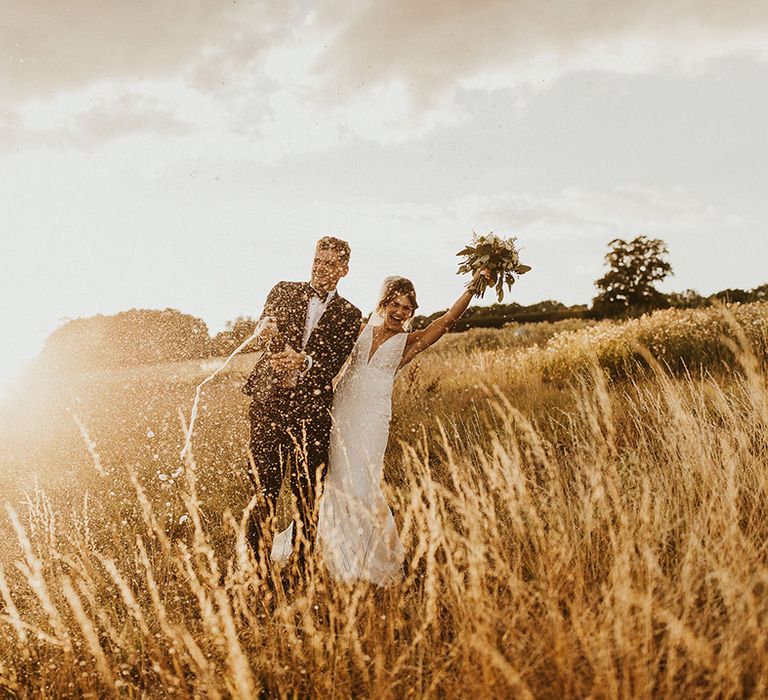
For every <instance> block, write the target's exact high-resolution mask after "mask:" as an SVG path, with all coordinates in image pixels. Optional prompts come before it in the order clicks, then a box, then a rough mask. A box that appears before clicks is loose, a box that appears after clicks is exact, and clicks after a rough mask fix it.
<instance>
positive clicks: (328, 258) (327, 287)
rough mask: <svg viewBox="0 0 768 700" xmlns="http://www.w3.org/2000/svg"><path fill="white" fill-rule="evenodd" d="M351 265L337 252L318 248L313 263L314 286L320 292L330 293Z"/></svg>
mask: <svg viewBox="0 0 768 700" xmlns="http://www.w3.org/2000/svg"><path fill="white" fill-rule="evenodd" d="M347 272H349V264H348V263H347V262H345V261H344V260H343V259H342V257H341V256H340V255H339V253H337V252H336V251H335V250H328V249H322V248H318V249H317V250H316V251H315V259H314V261H313V262H312V281H311V283H312V286H313V287H314V288H315V289H316V290H317V291H318V292H330V291H331V290H332V289H336V285H337V284H338V283H339V280H340V279H341V278H342V277H344V275H346V274H347Z"/></svg>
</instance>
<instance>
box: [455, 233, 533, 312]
mask: <svg viewBox="0 0 768 700" xmlns="http://www.w3.org/2000/svg"><path fill="white" fill-rule="evenodd" d="M516 243H517V238H516V237H515V236H511V237H510V238H501V237H499V236H497V235H496V234H494V233H493V232H491V233H489V234H488V235H487V236H478V235H477V234H476V233H474V232H473V235H472V245H469V246H467V247H466V248H464V249H463V250H460V251H459V252H458V253H456V255H458V256H463V257H464V258H465V260H464V261H463V262H462V263H461V264H460V265H459V269H458V272H457V274H459V275H463V274H467V273H470V274H472V275H474V274H476V273H477V272H478V271H479V270H487V271H488V273H489V275H488V278H489V279H486V278H485V277H478V278H477V279H476V280H473V281H472V282H470V283H469V284H468V285H467V289H469V290H470V291H471V292H473V293H474V294H475V296H478V297H482V296H483V295H484V294H485V290H486V288H487V287H488V286H491V287H495V289H496V296H497V298H498V300H499V302H501V301H502V300H503V299H504V287H505V286H506V287H507V289H509V290H511V289H512V285H513V284H514V283H515V280H516V277H515V275H518V276H519V275H524V274H525V273H526V272H528V271H529V270H530V269H531V268H530V267H529V266H528V265H523V264H522V263H521V262H520V255H519V253H518V250H517V245H516Z"/></svg>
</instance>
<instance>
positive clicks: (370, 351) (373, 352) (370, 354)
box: [365, 326, 400, 367]
mask: <svg viewBox="0 0 768 700" xmlns="http://www.w3.org/2000/svg"><path fill="white" fill-rule="evenodd" d="M374 331H375V327H373V326H372V327H371V344H370V345H369V346H368V361H367V362H366V363H365V366H366V367H370V365H371V360H373V358H374V357H376V353H378V352H379V350H381V349H382V348H383V347H384V346H385V345H386V344H387V343H388V342H389V341H390V340H392V338H396V337H397V336H398V335H400V333H395V334H394V335H391V336H389V338H387V339H386V340H384V341H382V342H381V343H379V347H377V348H376V349H375V350H374V349H373V340H374V338H373V335H374Z"/></svg>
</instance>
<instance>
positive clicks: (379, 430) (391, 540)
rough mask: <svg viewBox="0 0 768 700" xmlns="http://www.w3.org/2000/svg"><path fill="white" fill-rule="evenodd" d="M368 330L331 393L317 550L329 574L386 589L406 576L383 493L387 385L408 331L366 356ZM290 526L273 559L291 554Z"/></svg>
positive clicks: (389, 403) (388, 408)
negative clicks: (331, 424) (325, 471)
mask: <svg viewBox="0 0 768 700" xmlns="http://www.w3.org/2000/svg"><path fill="white" fill-rule="evenodd" d="M373 328H374V327H373V325H372V324H370V323H369V324H368V325H367V326H366V327H365V328H364V329H363V332H362V333H361V334H360V337H359V338H358V339H357V342H356V343H355V347H354V348H353V350H352V354H351V356H350V360H349V364H348V365H347V368H346V370H345V372H344V373H343V375H342V376H341V379H340V380H339V383H338V385H337V387H336V391H335V393H334V402H333V413H332V416H333V427H332V429H331V442H330V451H329V459H328V474H327V476H326V480H325V490H324V492H323V497H322V500H321V503H320V516H319V518H320V519H319V521H318V532H317V546H318V548H319V551H320V552H321V554H322V556H323V559H324V561H325V564H326V566H327V567H328V569H329V571H330V573H331V574H332V575H333V576H335V577H336V578H339V579H342V580H344V581H354V580H358V579H364V580H367V581H371V582H373V583H376V584H378V585H381V586H384V585H387V584H388V583H391V582H393V581H396V580H398V579H399V578H400V577H401V576H402V572H403V558H404V551H403V545H402V543H401V542H400V538H399V537H398V534H397V528H396V527H395V521H394V518H393V517H392V511H391V510H390V508H389V505H388V504H387V501H386V499H385V498H384V494H383V493H382V491H381V477H382V470H383V467H384V451H385V450H386V447H387V439H388V437H389V421H390V418H391V415H392V386H393V384H394V381H395V375H396V373H397V368H398V365H399V364H400V360H401V359H402V357H403V351H404V349H405V343H406V340H407V338H408V334H407V333H398V334H397V335H394V336H392V337H391V338H389V339H387V340H386V341H385V342H384V343H382V344H381V345H380V346H379V347H378V349H377V350H376V352H375V353H374V355H373V356H372V357H371V347H372V344H373ZM292 534H293V525H291V526H290V527H289V528H288V529H287V530H284V531H283V532H281V533H280V534H278V535H277V536H276V537H275V540H274V542H273V547H272V559H273V560H276V561H279V560H282V559H285V558H287V557H288V556H289V555H290V553H291V537H292Z"/></svg>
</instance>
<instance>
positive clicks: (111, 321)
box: [39, 236, 768, 371]
mask: <svg viewBox="0 0 768 700" xmlns="http://www.w3.org/2000/svg"><path fill="white" fill-rule="evenodd" d="M668 256H669V250H668V248H667V245H666V243H664V241H662V240H660V239H657V238H648V237H646V236H638V237H636V238H634V239H632V240H630V241H626V240H623V239H620V238H617V239H614V240H613V241H611V242H610V243H609V244H608V252H607V253H606V255H605V262H606V266H607V268H608V269H607V271H606V273H605V274H604V275H603V276H602V277H600V278H599V279H598V280H596V281H595V286H596V288H597V292H598V293H597V295H596V296H595V297H594V299H592V303H591V305H587V304H580V305H575V306H566V305H565V304H562V303H560V302H558V301H554V300H546V301H540V302H538V303H536V304H531V305H528V306H524V305H522V304H518V303H516V302H512V303H511V304H491V305H490V306H473V307H471V308H470V309H469V310H468V311H467V313H466V314H465V315H464V316H463V317H462V318H461V319H460V320H459V321H458V322H457V323H456V325H455V326H454V330H456V331H463V330H467V329H468V328H477V327H485V328H500V327H502V326H504V325H505V324H507V323H512V322H516V323H535V322H539V321H559V320H562V319H566V318H592V319H602V318H622V317H630V316H639V315H641V314H643V313H647V312H649V311H653V310H655V309H661V308H670V307H672V308H695V307H703V306H708V305H711V304H713V303H716V302H725V303H746V302H751V301H768V284H764V285H761V286H759V287H756V288H755V289H751V290H743V289H724V290H722V291H720V292H717V293H716V294H711V295H709V296H702V295H700V294H699V293H698V292H696V291H694V290H692V289H688V290H686V291H684V292H672V293H671V294H665V293H663V292H661V291H659V290H658V289H657V287H656V285H657V284H658V283H659V282H661V281H663V280H664V279H666V278H667V277H668V276H669V275H671V274H672V266H671V264H670V263H669V261H668ZM443 313H445V312H444V311H437V312H435V313H434V314H431V315H429V316H417V317H416V318H415V319H414V327H416V328H423V327H424V326H426V325H427V324H428V323H429V322H430V321H431V320H433V319H434V318H437V317H438V316H440V315H441V314H443ZM255 328H256V320H255V319H253V318H250V317H248V316H239V317H237V318H236V319H234V320H232V321H229V322H228V323H227V324H226V326H225V328H224V330H223V331H221V332H220V333H217V334H216V335H214V336H213V337H211V336H210V335H209V332H208V327H207V325H206V324H205V322H204V321H203V320H202V319H200V318H196V317H194V316H191V315H189V314H184V313H182V312H181V311H178V310H176V309H164V310H162V311H161V310H148V309H131V310H130V311H124V312H121V313H118V314H115V315H112V316H102V315H99V316H93V317H90V318H84V319H74V320H70V321H68V322H67V323H65V324H64V325H62V326H61V327H60V328H58V329H57V330H56V331H54V332H53V333H52V334H51V335H50V336H49V337H48V339H47V340H46V343H45V346H44V347H43V351H42V352H41V354H40V357H39V365H41V366H42V368H44V369H48V370H65V371H85V370H90V369H98V368H117V367H130V366H136V365H142V364H154V363H158V362H174V361H185V360H194V359H202V358H206V357H210V356H227V355H229V354H230V353H231V352H232V351H233V350H235V349H236V348H237V347H238V346H239V345H240V344H241V343H242V342H243V341H245V340H246V339H247V338H248V337H249V336H250V335H251V334H252V333H253V331H254V329H255ZM251 349H253V348H246V351H248V350H251Z"/></svg>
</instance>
